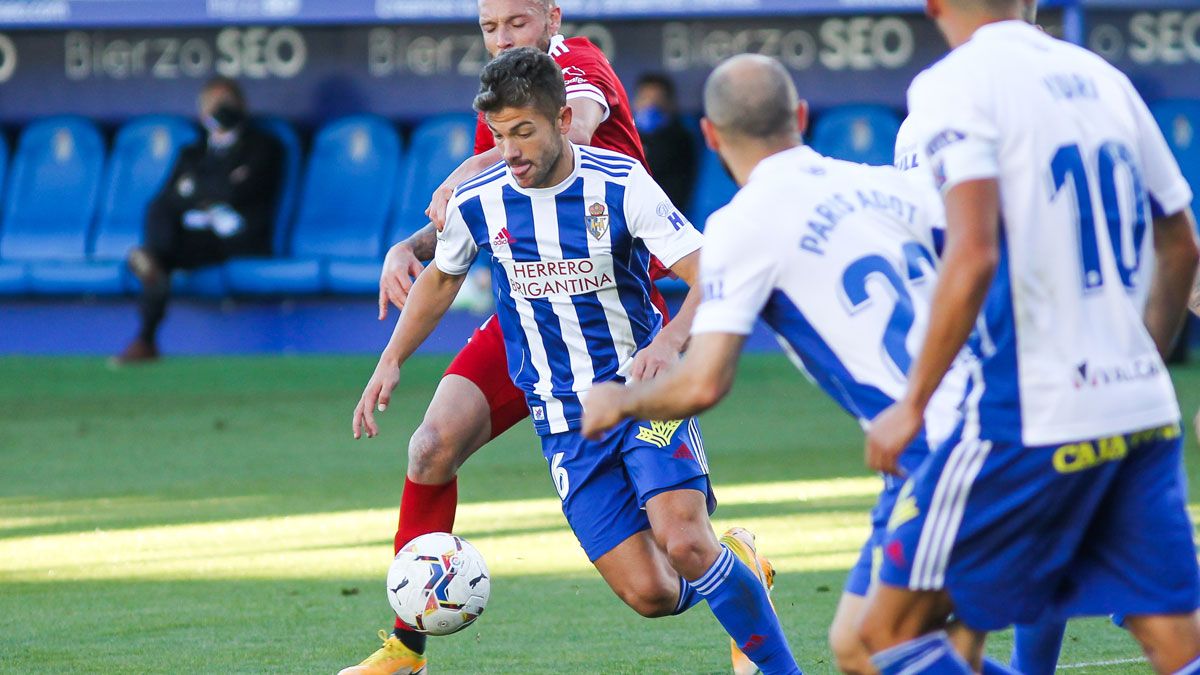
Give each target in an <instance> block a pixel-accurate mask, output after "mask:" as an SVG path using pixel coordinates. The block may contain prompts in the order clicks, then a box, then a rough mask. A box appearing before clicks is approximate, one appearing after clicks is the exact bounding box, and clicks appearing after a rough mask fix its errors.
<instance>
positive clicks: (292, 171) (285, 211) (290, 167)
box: [254, 117, 302, 256]
mask: <svg viewBox="0 0 1200 675" xmlns="http://www.w3.org/2000/svg"><path fill="white" fill-rule="evenodd" d="M254 124H255V126H257V127H258V128H260V129H262V130H263V131H265V132H267V133H268V134H270V135H271V136H272V137H274V138H275V140H277V141H279V144H280V145H281V146H283V175H282V176H281V177H280V187H279V203H278V205H277V206H276V207H275V231H274V233H273V237H274V241H273V243H272V248H273V249H274V251H275V255H277V256H284V255H287V254H288V253H289V251H288V250H287V244H288V239H289V238H290V237H291V234H292V232H291V230H292V218H293V217H294V216H295V215H296V197H297V195H298V193H299V191H300V160H301V158H302V153H301V150H300V136H298V135H297V134H296V130H295V128H293V127H292V125H291V124H290V123H289V122H288V121H287V120H285V119H282V118H280V117H259V118H255V120H254Z"/></svg>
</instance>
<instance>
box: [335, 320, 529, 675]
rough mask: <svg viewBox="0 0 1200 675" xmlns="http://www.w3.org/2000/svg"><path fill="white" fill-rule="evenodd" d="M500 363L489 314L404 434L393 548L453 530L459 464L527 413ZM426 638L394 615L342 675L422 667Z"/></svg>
mask: <svg viewBox="0 0 1200 675" xmlns="http://www.w3.org/2000/svg"><path fill="white" fill-rule="evenodd" d="M492 331H494V334H493V332H492ZM497 351H498V354H497ZM505 364H506V361H505V358H504V352H503V337H502V335H500V333H499V326H498V322H496V321H495V318H494V317H492V318H491V319H489V320H488V321H487V322H485V323H484V324H483V326H481V327H480V328H479V329H478V330H476V331H475V334H474V335H473V336H472V338H471V340H470V341H469V342H468V343H467V346H466V347H464V348H463V350H462V351H461V352H459V354H458V356H456V357H455V359H454V361H453V362H452V363H451V364H450V367H449V368H447V371H446V375H445V376H443V378H442V380H441V382H439V383H438V388H437V391H436V392H435V393H434V395H433V399H432V400H431V401H430V403H429V407H428V409H427V410H426V412H425V417H424V419H423V420H422V422H421V425H420V426H419V427H417V430H416V431H415V432H414V433H413V435H412V437H411V438H410V440H409V448H408V469H407V471H406V474H405V479H404V489H403V491H402V493H401V496H400V515H399V519H398V523H397V527H396V534H395V536H394V537H393V553H395V552H398V551H399V550H400V548H401V547H403V546H404V544H406V543H408V542H409V541H412V540H413V539H415V538H416V537H419V536H421V535H422V534H428V533H430V532H450V531H452V530H453V528H454V517H455V514H456V512H457V509H458V481H457V478H456V474H457V472H458V469H459V467H461V466H462V464H463V462H465V461H466V460H467V459H468V458H469V457H470V456H471V455H472V454H474V453H475V451H477V450H478V449H479V448H481V447H483V446H484V445H485V444H486V443H487V442H488V441H490V440H491V439H492V438H495V437H496V436H498V435H500V434H501V433H503V432H504V431H507V430H508V429H509V428H510V427H512V426H513V425H514V424H516V423H517V422H519V421H520V420H521V419H524V418H525V417H526V416H528V414H529V410H528V408H527V407H526V406H525V400H524V397H523V395H522V394H521V393H520V391H519V390H517V389H516V387H515V386H514V385H513V384H512V380H511V379H510V378H509V375H508V372H507V370H506V368H505ZM425 642H426V640H425V635H424V634H422V633H418V632H416V631H413V630H411V629H409V628H408V627H407V626H405V625H404V623H403V622H401V621H400V620H399V618H396V619H395V625H394V627H393V630H392V633H391V635H385V636H384V643H383V646H382V647H381V648H380V649H378V650H377V651H376V652H375V653H373V654H371V655H370V656H368V657H367V658H366V659H364V660H363V661H362V662H361V663H359V664H358V665H357V666H353V667H350V668H347V669H345V670H343V671H341V673H340V674H339V675H375V674H377V673H379V674H382V673H396V672H399V673H408V672H412V673H416V672H420V671H421V669H422V668H424V667H425V658H424V652H425Z"/></svg>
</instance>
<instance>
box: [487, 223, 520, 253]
mask: <svg viewBox="0 0 1200 675" xmlns="http://www.w3.org/2000/svg"><path fill="white" fill-rule="evenodd" d="M515 243H517V240H516V239H514V238H513V236H512V235H511V234H509V233H508V228H507V227H502V228H500V231H499V232H497V233H496V237H495V238H494V239H492V248H497V247H500V246H511V245H513V244H515Z"/></svg>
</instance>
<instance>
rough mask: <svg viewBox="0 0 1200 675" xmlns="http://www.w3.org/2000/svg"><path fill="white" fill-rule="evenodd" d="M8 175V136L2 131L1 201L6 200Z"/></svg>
mask: <svg viewBox="0 0 1200 675" xmlns="http://www.w3.org/2000/svg"><path fill="white" fill-rule="evenodd" d="M7 175H8V138H7V137H6V136H5V135H4V134H3V133H2V132H0V203H3V201H4V190H3V186H4V178H5V177H6V176H7Z"/></svg>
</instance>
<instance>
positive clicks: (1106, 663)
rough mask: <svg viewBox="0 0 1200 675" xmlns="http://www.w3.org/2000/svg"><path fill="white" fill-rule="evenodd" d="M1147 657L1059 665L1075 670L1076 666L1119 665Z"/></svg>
mask: <svg viewBox="0 0 1200 675" xmlns="http://www.w3.org/2000/svg"><path fill="white" fill-rule="evenodd" d="M1145 662H1146V659H1144V658H1140V657H1139V658H1136V659H1113V660H1112V661H1092V662H1091V663H1068V664H1067V665H1065V666H1059V667H1058V669H1059V670H1074V669H1076V668H1091V667H1093V666H1119V665H1122V664H1125V663H1145Z"/></svg>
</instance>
